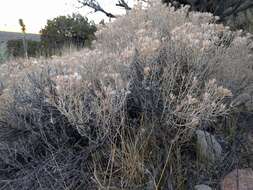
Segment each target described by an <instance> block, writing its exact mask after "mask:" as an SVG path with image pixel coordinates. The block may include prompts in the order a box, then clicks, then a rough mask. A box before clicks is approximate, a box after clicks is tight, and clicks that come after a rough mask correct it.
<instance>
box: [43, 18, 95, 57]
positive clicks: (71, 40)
mask: <svg viewBox="0 0 253 190" xmlns="http://www.w3.org/2000/svg"><path fill="white" fill-rule="evenodd" d="M94 32H96V27H95V25H94V23H92V22H89V21H88V19H87V18H84V17H83V16H82V15H80V14H73V15H72V16H59V17H57V18H54V19H53V20H48V22H47V25H46V26H45V28H43V29H42V30H41V31H40V33H41V43H42V46H43V48H44V49H45V52H46V54H49V55H51V54H55V52H58V51H59V50H61V49H62V48H63V47H64V46H67V47H68V46H70V45H74V46H76V47H77V48H83V47H86V46H90V43H91V41H92V40H93V39H94Z"/></svg>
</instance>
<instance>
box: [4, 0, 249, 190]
mask: <svg viewBox="0 0 253 190" xmlns="http://www.w3.org/2000/svg"><path fill="white" fill-rule="evenodd" d="M188 9H189V8H188V7H182V8H181V9H178V10H174V8H173V7H165V6H164V5H162V4H160V3H157V2H155V1H151V2H150V4H147V5H146V7H145V8H141V7H137V8H135V9H133V11H132V12H130V13H129V14H128V15H126V16H123V17H120V18H118V19H117V20H115V21H114V22H112V23H109V24H107V25H106V26H104V27H103V28H102V29H101V30H99V31H98V33H97V40H96V41H95V42H94V43H93V47H92V49H84V50H81V51H79V52H73V53H71V54H67V55H64V56H62V57H54V58H52V59H48V60H45V59H43V58H41V59H37V60H27V61H24V60H23V61H22V62H18V61H13V62H9V63H8V65H1V67H4V68H5V72H6V73H5V75H4V76H5V77H4V86H3V90H2V93H1V95H0V99H1V103H0V147H1V148H0V151H1V154H0V169H1V173H0V187H3V189H59V190H60V189H191V188H193V185H194V184H193V183H194V182H195V181H191V180H189V179H190V178H189V176H188V174H189V173H190V167H188V166H187V165H186V163H187V160H190V161H191V162H192V161H193V160H194V159H195V156H196V155H195V153H196V152H195V150H194V148H193V147H192V144H193V136H194V135H193V134H194V131H195V130H196V129H199V128H203V127H204V125H205V124H206V123H213V122H216V121H217V120H218V119H220V118H222V117H225V116H228V115H229V114H230V112H231V105H234V104H231V105H230V102H231V101H232V100H233V98H234V97H236V96H237V95H239V94H241V93H242V92H245V93H248V94H250V90H249V89H250V85H249V84H250V82H252V79H253V78H252V77H253V76H252V70H250V69H252V63H253V62H252V51H251V50H250V45H251V43H252V42H251V41H250V35H248V36H243V35H242V34H241V33H240V32H231V31H229V30H228V28H226V27H224V26H222V25H217V24H215V23H214V22H215V20H216V19H215V18H214V17H213V16H212V15H210V14H207V13H196V12H189V10H188ZM6 76H8V77H6ZM189 149H190V152H189ZM208 177H210V176H208ZM210 178H211V177H210Z"/></svg>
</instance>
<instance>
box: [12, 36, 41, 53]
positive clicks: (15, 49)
mask: <svg viewBox="0 0 253 190" xmlns="http://www.w3.org/2000/svg"><path fill="white" fill-rule="evenodd" d="M26 42H27V46H28V49H27V54H28V57H36V56H37V55H39V54H40V51H41V44H40V42H38V41H33V40H27V41H26ZM7 50H8V52H9V54H10V55H11V56H13V57H24V55H25V52H24V47H23V41H22V40H21V39H20V40H10V41H8V42H7Z"/></svg>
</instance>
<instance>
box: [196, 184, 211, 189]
mask: <svg viewBox="0 0 253 190" xmlns="http://www.w3.org/2000/svg"><path fill="white" fill-rule="evenodd" d="M194 189H195V190H212V188H211V187H209V186H208V185H203V184H201V185H196V186H195V187H194Z"/></svg>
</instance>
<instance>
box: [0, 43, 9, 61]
mask: <svg viewBox="0 0 253 190" xmlns="http://www.w3.org/2000/svg"><path fill="white" fill-rule="evenodd" d="M7 57H8V55H7V51H6V47H5V45H3V44H0V63H3V62H4V61H6V59H7Z"/></svg>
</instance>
